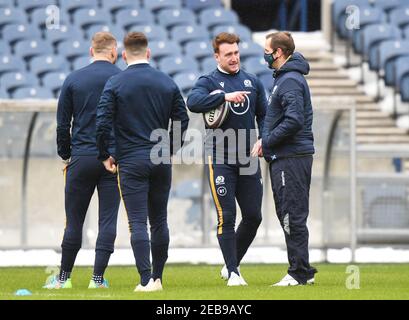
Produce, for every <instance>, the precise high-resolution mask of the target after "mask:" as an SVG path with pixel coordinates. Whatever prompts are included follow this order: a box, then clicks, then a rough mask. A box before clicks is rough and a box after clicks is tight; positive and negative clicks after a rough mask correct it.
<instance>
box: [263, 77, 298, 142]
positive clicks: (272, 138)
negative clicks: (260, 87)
mask: <svg viewBox="0 0 409 320" xmlns="http://www.w3.org/2000/svg"><path fill="white" fill-rule="evenodd" d="M281 86H282V88H284V89H282V92H281V93H279V101H280V104H281V107H282V108H283V111H284V116H283V119H282V121H281V122H280V123H279V124H278V125H277V126H276V127H275V128H274V129H273V130H272V131H270V132H265V139H266V141H263V144H265V146H267V147H269V148H273V147H274V146H276V145H277V144H279V143H280V142H282V141H283V140H284V139H286V138H289V137H291V136H293V135H295V134H296V133H297V132H298V131H299V130H300V129H302V127H303V125H304V98H303V90H302V86H301V84H299V83H298V82H297V81H295V80H293V79H288V80H286V81H285V82H283V84H282V85H281Z"/></svg>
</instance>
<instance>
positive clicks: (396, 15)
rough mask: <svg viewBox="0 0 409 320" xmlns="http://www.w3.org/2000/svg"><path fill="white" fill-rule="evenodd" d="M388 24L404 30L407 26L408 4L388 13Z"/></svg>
mask: <svg viewBox="0 0 409 320" xmlns="http://www.w3.org/2000/svg"><path fill="white" fill-rule="evenodd" d="M389 22H390V23H392V24H395V25H397V26H399V28H404V27H406V26H407V25H409V4H408V5H406V6H402V7H398V8H395V9H393V10H391V11H390V13H389Z"/></svg>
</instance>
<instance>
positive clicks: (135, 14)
mask: <svg viewBox="0 0 409 320" xmlns="http://www.w3.org/2000/svg"><path fill="white" fill-rule="evenodd" d="M115 21H116V24H117V25H119V26H121V27H122V28H125V29H127V28H129V27H130V26H132V25H135V24H140V25H152V24H155V17H154V16H153V14H152V13H151V12H150V11H149V10H146V9H132V10H128V9H121V10H118V11H117V13H116V15H115Z"/></svg>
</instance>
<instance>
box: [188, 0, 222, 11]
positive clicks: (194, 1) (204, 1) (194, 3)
mask: <svg viewBox="0 0 409 320" xmlns="http://www.w3.org/2000/svg"><path fill="white" fill-rule="evenodd" d="M185 6H186V8H188V9H190V10H193V11H195V12H199V11H201V10H204V9H209V8H213V7H216V8H222V7H223V3H222V1H221V0H185Z"/></svg>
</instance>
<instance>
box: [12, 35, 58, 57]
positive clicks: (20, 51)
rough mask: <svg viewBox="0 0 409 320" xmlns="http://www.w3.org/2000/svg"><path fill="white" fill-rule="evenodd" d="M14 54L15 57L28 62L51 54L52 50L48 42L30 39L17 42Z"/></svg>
mask: <svg viewBox="0 0 409 320" xmlns="http://www.w3.org/2000/svg"><path fill="white" fill-rule="evenodd" d="M14 52H15V54H16V55H17V56H19V57H22V58H24V59H25V60H29V59H31V58H32V57H35V56H38V55H41V54H53V52H54V49H53V46H52V45H51V44H50V43H49V42H46V41H44V40H42V39H31V40H22V41H19V42H17V43H16V45H15V46H14Z"/></svg>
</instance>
